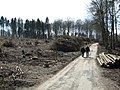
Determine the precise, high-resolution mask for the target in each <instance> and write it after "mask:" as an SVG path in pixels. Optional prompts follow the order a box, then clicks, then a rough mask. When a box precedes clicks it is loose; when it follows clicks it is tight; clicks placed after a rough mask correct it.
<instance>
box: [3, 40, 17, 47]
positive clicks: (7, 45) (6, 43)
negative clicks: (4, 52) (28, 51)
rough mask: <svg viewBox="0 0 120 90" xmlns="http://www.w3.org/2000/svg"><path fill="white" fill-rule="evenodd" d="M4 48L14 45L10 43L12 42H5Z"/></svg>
mask: <svg viewBox="0 0 120 90" xmlns="http://www.w3.org/2000/svg"><path fill="white" fill-rule="evenodd" d="M3 46H4V47H14V46H15V45H14V44H13V43H12V41H5V42H4V43H3Z"/></svg>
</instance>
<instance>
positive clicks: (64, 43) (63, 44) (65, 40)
mask: <svg viewBox="0 0 120 90" xmlns="http://www.w3.org/2000/svg"><path fill="white" fill-rule="evenodd" d="M81 44H82V41H81V39H80V38H78V37H73V36H72V37H71V36H63V37H60V38H58V39H57V40H56V41H55V42H54V43H53V45H52V47H51V49H53V50H58V51H64V52H74V51H79V49H80V46H81Z"/></svg>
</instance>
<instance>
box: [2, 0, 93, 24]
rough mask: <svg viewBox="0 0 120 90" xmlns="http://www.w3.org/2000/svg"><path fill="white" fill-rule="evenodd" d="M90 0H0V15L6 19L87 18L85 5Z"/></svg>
mask: <svg viewBox="0 0 120 90" xmlns="http://www.w3.org/2000/svg"><path fill="white" fill-rule="evenodd" d="M90 1H91V0H0V16H4V17H7V18H8V19H11V18H14V17H17V18H19V17H20V18H22V19H24V20H25V19H30V20H31V19H37V18H40V20H42V21H45V18H46V17H47V16H48V18H49V20H50V22H53V21H54V20H55V19H65V18H68V17H71V18H73V19H75V20H76V19H82V20H84V18H87V5H89V3H90Z"/></svg>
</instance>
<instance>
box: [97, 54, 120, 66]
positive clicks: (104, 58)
mask: <svg viewBox="0 0 120 90" xmlns="http://www.w3.org/2000/svg"><path fill="white" fill-rule="evenodd" d="M97 61H98V63H99V64H100V66H101V67H105V68H120V56H118V55H113V54H105V53H104V52H102V53H101V54H99V56H98V57H97Z"/></svg>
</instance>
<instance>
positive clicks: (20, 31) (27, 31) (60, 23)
mask: <svg viewBox="0 0 120 90" xmlns="http://www.w3.org/2000/svg"><path fill="white" fill-rule="evenodd" d="M0 26H1V28H0V36H7V37H18V38H39V39H44V38H48V39H50V38H57V37H58V36H60V35H68V36H79V37H86V38H94V37H95V34H96V33H95V29H94V28H93V21H91V20H87V19H86V20H85V21H82V20H81V19H78V20H76V21H74V20H73V19H71V18H67V19H66V20H62V19H57V20H55V21H54V22H53V23H50V22H49V18H48V17H46V20H45V22H43V21H41V20H40V19H39V18H38V19H37V20H34V19H32V20H28V19H26V20H25V21H23V20H22V19H21V18H18V19H17V18H12V19H11V20H8V19H7V18H6V17H3V16H1V18H0Z"/></svg>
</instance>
